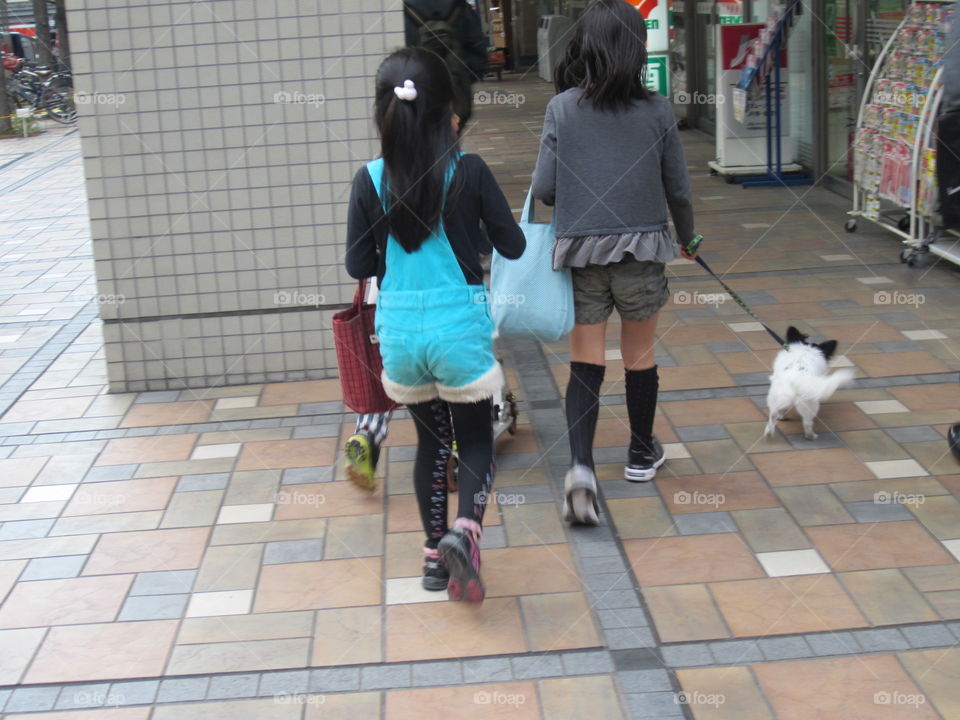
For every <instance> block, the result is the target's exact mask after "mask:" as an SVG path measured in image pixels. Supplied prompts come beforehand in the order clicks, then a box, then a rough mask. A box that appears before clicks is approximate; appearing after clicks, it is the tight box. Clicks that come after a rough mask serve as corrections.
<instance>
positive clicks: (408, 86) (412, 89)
mask: <svg viewBox="0 0 960 720" xmlns="http://www.w3.org/2000/svg"><path fill="white" fill-rule="evenodd" d="M393 92H394V93H395V94H396V96H397V97H398V98H400V99H401V100H406V101H407V102H413V101H414V100H416V99H417V88H416V86H414V84H413V80H404V81H403V87H395V88H394V89H393Z"/></svg>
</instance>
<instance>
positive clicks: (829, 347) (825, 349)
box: [817, 340, 837, 360]
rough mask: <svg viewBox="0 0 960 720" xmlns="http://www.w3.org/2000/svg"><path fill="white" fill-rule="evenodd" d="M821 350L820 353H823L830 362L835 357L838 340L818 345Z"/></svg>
mask: <svg viewBox="0 0 960 720" xmlns="http://www.w3.org/2000/svg"><path fill="white" fill-rule="evenodd" d="M817 347H818V348H820V352H822V353H823V356H824V357H825V358H826V359H827V360H829V359H830V358H832V357H833V354H834V353H835V352H836V351H837V341H836V340H827V341H826V342H822V343H820V344H819V345H817Z"/></svg>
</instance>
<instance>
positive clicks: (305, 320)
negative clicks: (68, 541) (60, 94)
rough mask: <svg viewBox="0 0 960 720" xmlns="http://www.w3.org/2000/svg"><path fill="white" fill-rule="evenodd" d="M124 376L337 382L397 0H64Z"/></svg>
mask: <svg viewBox="0 0 960 720" xmlns="http://www.w3.org/2000/svg"><path fill="white" fill-rule="evenodd" d="M68 7H69V13H70V14H69V23H70V31H71V43H72V46H73V63H74V68H75V71H76V76H77V77H76V87H77V90H78V96H79V100H80V101H81V102H80V105H79V111H80V115H81V117H80V123H79V126H80V132H81V135H82V146H83V155H84V166H85V173H86V178H87V190H88V197H89V208H90V218H91V226H92V235H93V253H94V258H95V263H96V276H97V286H98V292H99V293H100V295H101V305H100V306H101V317H102V318H103V321H104V327H103V330H104V337H105V341H106V357H107V367H108V375H109V379H110V388H111V390H114V391H138V390H157V389H174V388H184V387H205V386H215V385H223V384H245V383H258V382H264V381H280V380H299V379H308V378H323V377H331V376H333V375H335V374H336V357H335V353H334V351H333V346H332V338H331V335H330V332H329V327H330V316H331V315H332V313H333V311H334V310H333V308H334V307H335V306H337V305H339V304H341V303H345V302H349V301H350V299H351V298H352V295H353V290H354V287H355V285H354V283H353V282H352V281H351V280H350V279H349V278H348V277H347V276H346V274H345V272H344V271H343V263H342V258H343V245H344V239H345V220H346V209H347V199H348V197H349V186H350V180H351V179H352V177H353V174H354V172H355V171H356V170H357V169H358V168H359V167H360V166H361V165H362V164H363V163H364V162H365V161H367V160H369V159H371V158H372V157H374V156H375V155H376V154H377V151H378V143H377V141H376V134H375V130H374V128H373V125H372V122H371V120H370V117H371V106H372V95H373V89H372V86H373V74H374V72H375V71H376V68H377V66H378V64H379V63H380V61H381V60H382V59H383V57H384V55H385V54H386V53H387V52H388V51H389V50H391V49H393V48H395V47H398V46H400V45H402V44H403V33H402V28H403V18H402V14H401V10H400V5H399V3H397V2H393V0H389V1H388V0H322V2H321V1H319V0H299V1H298V0H273V1H271V2H264V1H262V0H256V1H255V0H217V1H215V2H163V1H156V0H151V1H150V2H146V1H144V0H139V1H138V0H73V2H71V3H69V4H68Z"/></svg>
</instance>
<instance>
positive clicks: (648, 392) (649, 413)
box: [625, 365, 660, 453]
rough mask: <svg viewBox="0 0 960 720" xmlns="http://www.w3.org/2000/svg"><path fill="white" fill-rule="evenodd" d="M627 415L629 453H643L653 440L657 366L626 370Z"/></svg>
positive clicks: (657, 388) (658, 384)
mask: <svg viewBox="0 0 960 720" xmlns="http://www.w3.org/2000/svg"><path fill="white" fill-rule="evenodd" d="M625 375H626V386H627V414H628V415H629V416H630V451H631V453H637V452H643V450H644V449H645V448H649V447H650V443H651V442H652V439H653V417H654V415H655V414H656V412H657V391H658V390H659V389H660V376H659V374H658V373H657V366H656V365H654V366H653V367H651V368H646V369H644V370H627V371H626V372H625Z"/></svg>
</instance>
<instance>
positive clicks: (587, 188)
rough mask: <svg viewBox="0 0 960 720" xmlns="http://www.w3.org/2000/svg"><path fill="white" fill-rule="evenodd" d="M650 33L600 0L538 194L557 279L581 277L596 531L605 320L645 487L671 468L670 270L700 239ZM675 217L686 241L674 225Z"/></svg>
mask: <svg viewBox="0 0 960 720" xmlns="http://www.w3.org/2000/svg"><path fill="white" fill-rule="evenodd" d="M646 36H647V29H646V24H645V23H644V20H643V17H642V16H641V15H640V13H639V12H638V11H637V10H636V9H634V8H633V7H631V6H630V5H629V4H628V3H625V2H623V0H594V2H592V3H591V4H590V5H589V6H588V7H587V9H586V10H585V11H584V13H583V14H582V15H581V16H580V19H579V20H578V21H577V24H576V26H575V28H574V36H573V39H572V41H571V42H570V44H569V46H568V48H567V51H566V54H565V56H564V57H563V59H562V60H561V61H560V63H559V64H558V66H557V69H556V73H555V77H556V86H557V95H556V97H554V98H553V99H552V100H551V101H550V104H549V105H548V106H547V113H546V116H545V118H544V122H543V136H542V139H541V143H540V155H539V158H538V159H537V166H536V169H535V170H534V173H533V194H534V196H535V197H537V198H539V199H540V200H542V201H543V202H544V203H546V204H547V205H556V209H555V211H554V219H555V223H556V233H557V241H556V245H555V248H554V257H553V264H554V267H555V268H560V267H570V268H572V271H573V290H574V306H575V312H576V325H575V327H574V329H573V332H572V333H571V334H570V360H571V362H570V383H569V385H568V386H567V397H566V413H567V427H568V430H569V438H570V453H571V456H572V466H571V468H570V471H569V472H568V473H567V478H566V503H565V505H564V516H565V519H566V520H567V521H574V520H576V521H578V522H582V523H587V524H596V523H597V522H598V519H597V503H596V477H595V475H594V469H593V437H594V433H595V430H596V425H597V416H598V412H599V393H600V384H601V383H602V382H603V378H604V372H605V369H606V368H605V344H604V339H605V333H606V326H607V319H608V318H609V317H610V314H611V313H612V312H613V308H614V307H616V309H617V312H618V313H619V314H620V319H621V328H622V329H621V340H620V350H621V354H622V356H623V364H624V369H625V373H626V378H625V379H626V394H627V411H628V414H629V416H630V449H629V457H628V461H627V466H626V468H625V471H624V475H625V477H626V479H627V480H630V481H633V482H646V481H649V480H652V479H653V478H654V476H655V475H656V472H657V468H658V467H660V465H662V464H663V461H664V451H663V447H662V446H661V444H660V443H659V442H658V441H657V439H656V438H655V437H654V436H653V419H654V413H655V412H656V406H657V390H658V386H659V379H658V375H657V366H656V363H655V361H654V342H655V340H656V328H657V315H658V313H659V311H660V308H661V307H663V305H664V304H665V303H666V302H667V299H668V292H667V279H666V274H665V271H664V265H665V263H667V262H669V261H670V260H673V259H675V258H676V257H678V256H679V255H681V254H683V255H684V256H686V257H688V258H689V257H691V256H689V255H688V254H687V253H686V252H685V251H684V250H682V249H681V248H683V247H686V246H687V245H688V244H689V243H690V241H691V240H692V239H693V237H694V231H693V208H692V205H691V202H690V186H689V180H688V177H687V166H686V161H685V160H684V156H683V148H682V146H681V144H680V136H679V133H678V132H677V126H676V120H675V119H674V114H673V107H672V106H671V104H670V102H669V100H667V99H666V98H664V97H662V96H660V95H657V94H655V93H652V92H650V91H649V90H647V89H646V87H645V85H644V82H643V69H644V67H645V65H646V61H647V52H646V47H645V42H646ZM668 212H669V217H672V219H673V224H674V227H675V229H676V233H677V239H676V241H675V240H674V239H673V238H672V236H671V233H670V230H669V226H668V220H669V218H668Z"/></svg>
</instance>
